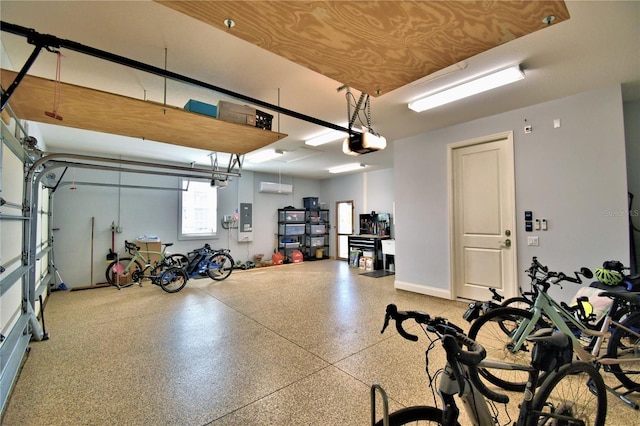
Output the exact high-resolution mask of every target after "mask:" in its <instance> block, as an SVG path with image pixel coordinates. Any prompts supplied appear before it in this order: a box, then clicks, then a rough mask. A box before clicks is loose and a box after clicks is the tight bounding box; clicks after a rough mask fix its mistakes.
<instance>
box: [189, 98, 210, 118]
mask: <svg viewBox="0 0 640 426" xmlns="http://www.w3.org/2000/svg"><path fill="white" fill-rule="evenodd" d="M184 109H186V110H187V111H191V112H197V113H198V114H203V115H208V116H210V117H213V118H216V117H217V116H218V107H217V106H215V105H209V104H206V103H204V102H200V101H196V100H194V99H189V102H187V103H186V104H185V105H184Z"/></svg>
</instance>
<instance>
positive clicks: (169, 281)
mask: <svg viewBox="0 0 640 426" xmlns="http://www.w3.org/2000/svg"><path fill="white" fill-rule="evenodd" d="M157 280H158V281H157V282H158V284H159V285H160V287H162V289H163V290H164V291H166V292H167V293H177V292H179V291H180V290H182V289H183V288H184V286H185V285H187V281H188V280H189V277H188V276H187V273H186V272H185V270H184V269H182V268H180V267H177V266H172V267H170V268H167V269H165V270H164V271H162V272H161V273H160V275H159V276H158V278H157Z"/></svg>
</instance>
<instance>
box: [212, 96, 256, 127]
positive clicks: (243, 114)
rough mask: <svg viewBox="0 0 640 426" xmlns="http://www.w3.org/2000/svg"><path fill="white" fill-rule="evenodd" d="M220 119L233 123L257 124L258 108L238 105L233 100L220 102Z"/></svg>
mask: <svg viewBox="0 0 640 426" xmlns="http://www.w3.org/2000/svg"><path fill="white" fill-rule="evenodd" d="M218 119H220V120H224V121H231V122H233V123H240V124H247V125H249V126H253V127H255V126H256V110H255V109H254V108H251V107H248V106H246V105H238V104H234V103H232V102H227V101H219V102H218Z"/></svg>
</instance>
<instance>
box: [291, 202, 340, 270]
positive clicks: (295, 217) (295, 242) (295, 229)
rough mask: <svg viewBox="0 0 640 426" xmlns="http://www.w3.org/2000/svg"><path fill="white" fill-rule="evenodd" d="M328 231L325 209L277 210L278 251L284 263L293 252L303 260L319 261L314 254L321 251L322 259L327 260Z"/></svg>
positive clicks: (327, 213)
mask: <svg viewBox="0 0 640 426" xmlns="http://www.w3.org/2000/svg"><path fill="white" fill-rule="evenodd" d="M329 229H330V226H329V210H327V209H278V251H279V252H280V253H281V254H282V256H283V257H284V258H285V261H287V259H288V260H290V259H291V254H292V252H293V251H294V250H300V251H301V252H302V255H303V258H304V260H320V259H319V258H318V256H317V253H316V252H317V250H319V249H322V252H323V253H322V259H328V258H329Z"/></svg>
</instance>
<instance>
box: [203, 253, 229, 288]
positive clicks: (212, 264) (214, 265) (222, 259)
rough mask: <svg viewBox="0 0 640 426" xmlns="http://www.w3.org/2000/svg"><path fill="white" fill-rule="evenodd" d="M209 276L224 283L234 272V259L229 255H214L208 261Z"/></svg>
mask: <svg viewBox="0 0 640 426" xmlns="http://www.w3.org/2000/svg"><path fill="white" fill-rule="evenodd" d="M208 262H209V264H208V269H207V275H209V278H211V279H212V280H216V281H222V280H224V279H226V278H227V277H228V276H229V275H231V271H233V258H232V257H231V256H230V255H229V254H227V253H214V254H213V255H211V256H210V257H209V259H208Z"/></svg>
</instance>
